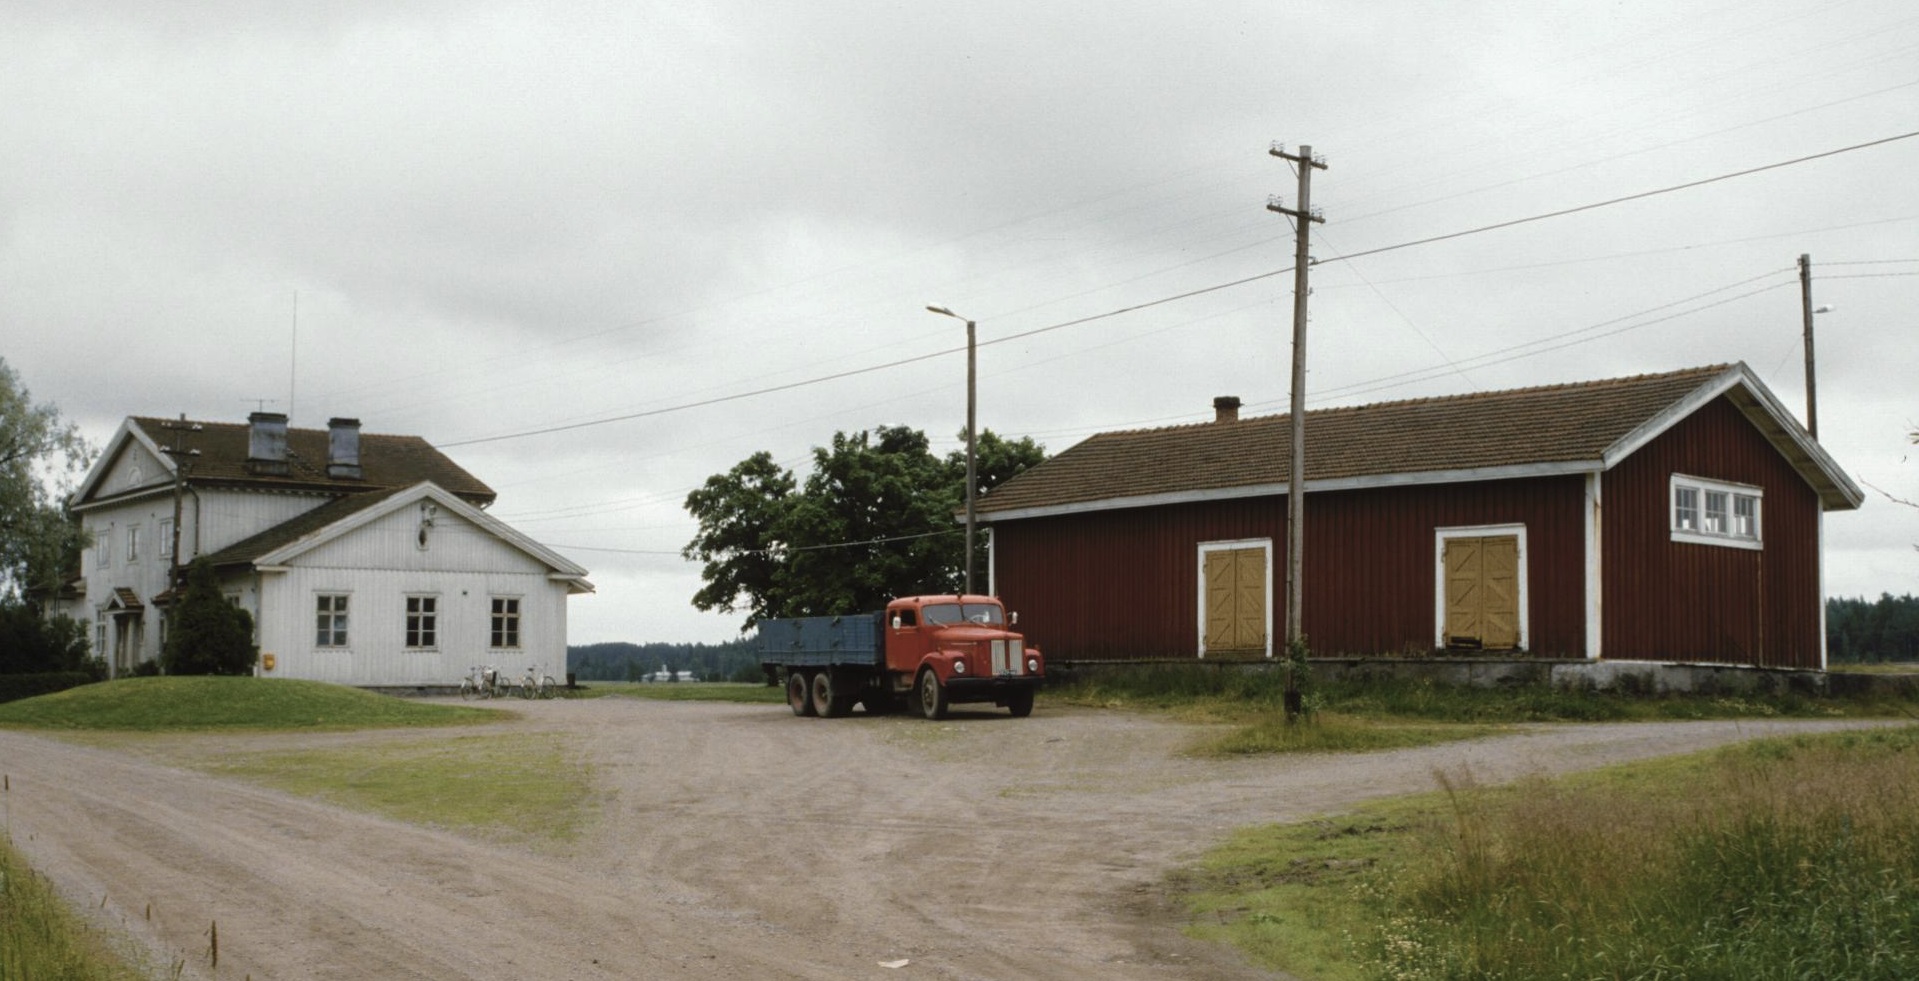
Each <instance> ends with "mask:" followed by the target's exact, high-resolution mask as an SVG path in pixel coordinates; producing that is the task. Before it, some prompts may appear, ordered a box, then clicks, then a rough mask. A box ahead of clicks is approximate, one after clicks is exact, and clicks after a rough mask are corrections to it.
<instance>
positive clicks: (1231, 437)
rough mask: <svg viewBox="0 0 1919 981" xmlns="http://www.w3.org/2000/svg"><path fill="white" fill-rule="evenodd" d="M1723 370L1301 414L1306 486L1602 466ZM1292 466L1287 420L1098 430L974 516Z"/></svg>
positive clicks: (1188, 486)
mask: <svg viewBox="0 0 1919 981" xmlns="http://www.w3.org/2000/svg"><path fill="white" fill-rule="evenodd" d="M1730 367H1731V366H1728V365H1715V366H1711V367H1705V368H1691V369H1687V370H1683V371H1674V372H1668V373H1665V374H1658V375H1640V376H1636V377H1632V378H1615V379H1609V380H1605V381H1594V382H1582V383H1576V384H1569V385H1553V386H1547V387H1541V388H1525V389H1514V390H1510V391H1502V392H1482V393H1477V394H1472V395H1457V396H1447V397H1441V398H1427V399H1414V400H1409V401H1403V402H1382V403H1378V404H1374V405H1361V406H1353V407H1350V408H1336V409H1321V410H1318V411H1314V412H1308V413H1307V414H1306V440H1307V443H1306V478H1307V479H1308V480H1314V481H1324V480H1341V479H1351V478H1362V477H1380V476H1390V475H1395V474H1420V473H1435V472H1441V471H1457V470H1480V469H1491V468H1499V467H1511V466H1519V465H1526V464H1542V463H1545V464H1550V463H1573V462H1581V461H1594V460H1598V459H1599V458H1600V457H1601V455H1602V454H1603V453H1604V452H1605V451H1606V450H1607V448H1608V447H1611V446H1612V445H1613V444H1615V443H1617V442H1618V441H1619V440H1620V439H1621V438H1622V437H1624V436H1626V435H1627V434H1629V433H1631V432H1632V431H1633V430H1635V429H1637V428H1638V427H1639V426H1641V425H1643V424H1645V423H1646V422H1648V421H1649V420H1651V419H1653V418H1654V417H1655V416H1657V415H1658V414H1659V413H1660V412H1662V411H1664V410H1666V409H1668V408H1670V407H1672V406H1673V405H1674V404H1675V403H1677V402H1679V401H1680V400H1681V399H1684V398H1685V397H1686V396H1688V395H1690V394H1692V393H1693V392H1695V391H1697V390H1698V389H1699V388H1700V386H1702V385H1704V384H1706V383H1707V382H1709V381H1712V380H1713V379H1715V378H1718V377H1720V376H1722V375H1724V374H1725V373H1726V372H1727V371H1728V370H1729V369H1730ZM1291 460H1292V426H1291V417H1290V416H1286V415H1278V416H1259V417H1252V418H1243V419H1240V420H1238V421H1237V422H1209V423H1200V424H1196V425H1189V426H1173V427H1169V428H1163V429H1145V430H1132V431H1126V432H1112V433H1101V434H1099V435H1097V436H1093V437H1092V438H1090V439H1087V440H1085V441H1084V442H1081V443H1079V444H1077V445H1075V446H1073V447H1071V448H1069V449H1067V450H1066V451H1064V452H1062V453H1060V454H1059V455H1058V456H1055V457H1053V458H1051V459H1049V460H1047V461H1046V462H1044V463H1042V464H1040V465H1039V466H1037V467H1034V468H1033V469H1031V470H1028V471H1026V472H1025V473H1023V474H1020V475H1019V476H1018V477H1015V478H1013V479H1012V480H1009V481H1007V482H1006V483H1004V484H1002V485H1000V486H999V487H996V488H994V489H993V491H992V493H990V494H988V495H987V496H986V497H984V498H982V499H981V500H980V502H979V505H978V510H979V513H980V514H981V515H982V516H990V515H992V514H995V513H1000V512H1008V511H1016V510H1023V509H1028V508H1045V507H1057V506H1063V505H1071V504H1083V503H1089V502H1095V501H1105V500H1113V499H1116V498H1131V497H1145V496H1151V495H1161V494H1175V493H1181V492H1191V491H1212V490H1226V489H1231V488H1235V487H1252V486H1270V485H1274V484H1281V483H1285V482H1286V481H1287V480H1288V479H1289V471H1290V469H1291V468H1290V463H1291Z"/></svg>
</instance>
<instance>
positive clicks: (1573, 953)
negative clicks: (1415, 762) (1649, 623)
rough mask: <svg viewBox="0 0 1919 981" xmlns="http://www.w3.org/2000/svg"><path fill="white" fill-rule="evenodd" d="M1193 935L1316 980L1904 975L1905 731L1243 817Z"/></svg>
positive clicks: (1913, 820) (1190, 895) (1918, 911)
mask: <svg viewBox="0 0 1919 981" xmlns="http://www.w3.org/2000/svg"><path fill="white" fill-rule="evenodd" d="M1176 884H1177V885H1178V886H1179V887H1180V888H1181V889H1182V890H1183V892H1184V893H1185V896H1186V899H1187V903H1188V905H1189V908H1190V909H1191V911H1192V914H1193V916H1194V921H1193V927H1192V929H1193V931H1194V932H1195V933H1198V934H1200V935H1203V936H1208V937H1212V938H1215V939H1223V940H1227V941H1229V942H1232V943H1234V944H1236V945H1238V946H1240V947H1241V948H1242V949H1244V950H1246V951H1247V952H1248V954H1249V955H1250V956H1252V957H1253V958H1255V959H1257V960H1259V961H1260V962H1261V963H1264V964H1267V965H1269V966H1273V967H1278V968H1281V969H1284V970H1287V971H1291V972H1293V973H1295V974H1298V975H1299V976H1301V977H1304V978H1312V979H1315V981H1372V979H1392V981H1468V979H1494V978H1560V977H1572V978H1613V979H1644V981H1651V979H1656V978H1698V979H1719V978H1723V979H1755V981H1769V979H1775V978H1777V979H1786V978H1812V977H1819V978H1840V977H1843V978H1861V979H1878V978H1883V979H1888V981H1890V979H1894V978H1910V977H1919V727H1907V728H1902V729H1882V730H1871V731H1861V732H1853V733H1840V734H1833V735H1827V736H1806V737H1795V738H1788V739H1773V740H1763V741H1759V742H1755V743H1751V744H1747V745H1743V746H1737V747H1731V748H1728V749H1723V750H1718V751H1714V752H1712V753H1707V754H1700V755H1698V756H1694V757H1687V758H1682V759H1677V760H1665V761H1655V762H1652V763H1645V764H1634V765H1632V766H1628V767H1620V768H1614V769H1610V770H1606V771H1600V772H1598V773H1594V774H1583V775H1580V776H1577V777H1571V778H1565V779H1561V780H1556V781H1544V780H1539V781H1531V782H1526V783H1522V784H1519V785H1515V786H1510V787H1503V788H1496V789H1480V788H1474V787H1470V786H1459V785H1454V786H1450V787H1448V788H1447V790H1446V791H1445V792H1443V793H1441V794H1436V795H1429V796H1426V797H1421V798H1411V799H1407V800H1403V801H1399V802H1395V803H1392V804H1389V805H1384V806H1380V807H1375V808H1370V809H1367V810H1364V811H1361V812H1358V813H1357V814H1355V815H1352V816H1348V817H1344V818H1340V819H1338V820H1334V821H1321V822H1311V823H1307V824H1299V825H1289V826H1277V827H1267V828H1257V829H1248V830H1246V831H1243V832H1241V833H1240V834H1238V835H1236V836H1235V837H1234V838H1233V839H1231V841H1230V842H1229V843H1228V844H1227V845H1225V846H1223V847H1222V848H1220V849H1218V850H1216V851H1215V852H1213V853H1212V854H1211V855H1209V856H1208V857H1207V858H1206V859H1205V860H1204V862H1203V863H1202V865H1201V866H1200V867H1199V868H1197V869H1195V870H1193V871H1191V872H1190V873H1188V874H1186V875H1185V876H1183V877H1182V878H1180V879H1179V880H1178V882H1177V883H1176Z"/></svg>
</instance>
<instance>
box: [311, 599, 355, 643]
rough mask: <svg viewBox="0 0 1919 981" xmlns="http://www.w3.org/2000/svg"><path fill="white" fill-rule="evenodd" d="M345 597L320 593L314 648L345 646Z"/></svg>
mask: <svg viewBox="0 0 1919 981" xmlns="http://www.w3.org/2000/svg"><path fill="white" fill-rule="evenodd" d="M346 600H347V598H346V596H345V594H342V593H322V594H321V595H320V597H319V604H318V606H317V610H318V621H319V623H318V630H317V631H316V632H315V634H314V639H313V643H314V646H316V647H345V646H346Z"/></svg>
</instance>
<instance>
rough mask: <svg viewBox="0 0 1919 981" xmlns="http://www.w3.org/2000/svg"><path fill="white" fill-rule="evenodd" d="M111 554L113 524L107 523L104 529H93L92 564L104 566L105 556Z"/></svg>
mask: <svg viewBox="0 0 1919 981" xmlns="http://www.w3.org/2000/svg"><path fill="white" fill-rule="evenodd" d="M111 554H113V526H112V525H108V526H107V527H106V530H105V531H101V530H100V529H99V528H97V527H96V528H95V529H93V564H94V566H95V567H96V568H100V569H104V568H106V567H107V556H109V555H111Z"/></svg>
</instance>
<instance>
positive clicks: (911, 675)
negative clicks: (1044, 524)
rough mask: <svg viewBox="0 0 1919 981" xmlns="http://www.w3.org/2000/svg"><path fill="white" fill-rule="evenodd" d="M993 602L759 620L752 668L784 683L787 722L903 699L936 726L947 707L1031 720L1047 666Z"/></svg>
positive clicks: (925, 602) (952, 599) (922, 599)
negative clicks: (756, 663)
mask: <svg viewBox="0 0 1919 981" xmlns="http://www.w3.org/2000/svg"><path fill="white" fill-rule="evenodd" d="M1018 622H1019V615H1018V614H1014V615H1012V616H1010V617H1009V616H1007V614H1006V608H1005V606H1003V605H1001V603H1000V601H999V600H998V599H996V598H994V597H992V596H971V595H945V596H903V597H901V598H899V599H896V600H894V601H892V602H891V603H888V604H887V605H886V610H885V612H883V613H860V614H851V615H847V616H837V617H797V618H792V619H772V620H762V621H761V622H760V669H761V670H763V671H765V672H766V676H767V679H768V680H769V681H771V682H774V683H779V682H781V681H784V682H785V684H786V701H787V704H789V705H791V706H792V708H793V714H794V715H821V716H826V717H828V718H833V717H837V716H842V715H845V714H847V713H848V712H851V711H852V710H853V706H854V705H856V704H858V705H864V706H865V707H866V711H868V712H871V713H876V714H877V713H882V712H890V711H893V710H894V709H895V708H897V707H898V706H899V703H900V700H901V699H902V698H906V699H909V700H910V701H911V703H912V704H913V705H914V706H915V707H917V708H918V709H919V712H920V714H921V715H923V716H925V717H927V718H929V719H938V718H942V717H944V716H945V715H946V708H947V706H949V705H955V704H960V703H972V702H991V703H993V704H994V705H1000V706H1004V707H1005V708H1006V709H1007V710H1009V711H1011V712H1012V714H1013V715H1014V716H1015V717H1024V716H1028V715H1031V714H1033V693H1034V692H1035V691H1037V690H1038V689H1039V686H1040V684H1041V683H1043V682H1044V681H1045V678H1046V659H1045V657H1043V656H1041V654H1040V652H1039V651H1038V649H1036V648H1032V647H1028V646H1026V639H1025V638H1024V637H1022V636H1020V635H1019V634H1018V633H1015V632H1013V631H1012V630H1010V629H1008V628H1010V627H1012V626H1014V625H1015V624H1017V623H1018Z"/></svg>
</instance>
